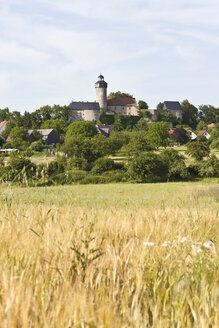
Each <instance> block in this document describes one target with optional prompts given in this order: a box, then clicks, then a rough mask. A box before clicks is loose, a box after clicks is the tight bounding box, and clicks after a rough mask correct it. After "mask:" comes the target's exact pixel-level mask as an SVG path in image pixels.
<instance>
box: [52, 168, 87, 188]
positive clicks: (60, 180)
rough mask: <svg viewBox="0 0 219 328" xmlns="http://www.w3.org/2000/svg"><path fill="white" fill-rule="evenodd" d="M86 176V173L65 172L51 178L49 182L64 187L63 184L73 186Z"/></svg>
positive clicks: (77, 171)
mask: <svg viewBox="0 0 219 328" xmlns="http://www.w3.org/2000/svg"><path fill="white" fill-rule="evenodd" d="M86 175H87V172H86V171H81V170H74V171H66V172H64V173H60V174H57V175H56V176H54V177H52V179H51V181H52V182H53V183H55V184H59V185H64V184H75V183H78V182H80V181H81V180H82V179H84V178H85V177H86Z"/></svg>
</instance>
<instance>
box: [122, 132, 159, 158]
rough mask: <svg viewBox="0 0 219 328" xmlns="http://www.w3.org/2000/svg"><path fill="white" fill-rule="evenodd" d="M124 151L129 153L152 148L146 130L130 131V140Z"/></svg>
mask: <svg viewBox="0 0 219 328" xmlns="http://www.w3.org/2000/svg"><path fill="white" fill-rule="evenodd" d="M125 149H126V152H127V153H128V154H129V155H131V154H135V153H137V152H139V151H150V150H153V149H154V147H153V146H152V143H151V140H150V139H149V138H148V135H147V132H145V131H139V132H132V133H131V135H130V141H129V143H128V145H127V146H126V147H125Z"/></svg>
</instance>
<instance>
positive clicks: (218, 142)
mask: <svg viewBox="0 0 219 328" xmlns="http://www.w3.org/2000/svg"><path fill="white" fill-rule="evenodd" d="M210 148H211V149H219V138H217V139H215V140H213V141H212V143H211V145H210Z"/></svg>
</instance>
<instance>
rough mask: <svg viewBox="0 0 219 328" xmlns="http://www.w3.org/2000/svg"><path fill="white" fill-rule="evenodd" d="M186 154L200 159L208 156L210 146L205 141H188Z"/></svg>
mask: <svg viewBox="0 0 219 328" xmlns="http://www.w3.org/2000/svg"><path fill="white" fill-rule="evenodd" d="M186 148H187V149H186V154H188V155H189V156H192V157H194V158H195V159H196V160H198V161H199V160H202V159H203V158H204V157H208V156H209V154H210V148H209V145H208V143H207V142H205V141H200V140H196V141H190V142H188V143H187V144H186Z"/></svg>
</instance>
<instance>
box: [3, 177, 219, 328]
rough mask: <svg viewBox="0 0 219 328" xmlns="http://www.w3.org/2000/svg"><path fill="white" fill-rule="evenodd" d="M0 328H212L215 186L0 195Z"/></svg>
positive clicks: (218, 262)
mask: <svg viewBox="0 0 219 328" xmlns="http://www.w3.org/2000/svg"><path fill="white" fill-rule="evenodd" d="M0 203H1V217H0V264H1V271H0V327H18V328H19V327H22V328H26V327H55V328H56V327H57V328H59V327H66V328H68V327H69V328H70V327H89V328H95V327H98V328H99V327H138V328H141V327H142V328H143V327H198V328H199V327H203V328H205V327H218V326H219V311H218V309H219V258H218V251H219V185H218V183H204V182H202V183H201V182H199V183H187V182H186V183H163V184H138V185H136V184H110V185H74V186H55V187H46V188H45V187H41V188H22V187H14V186H13V187H9V186H1V189H0Z"/></svg>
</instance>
